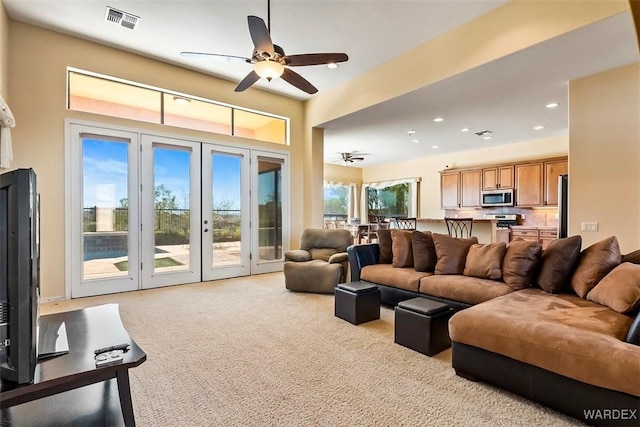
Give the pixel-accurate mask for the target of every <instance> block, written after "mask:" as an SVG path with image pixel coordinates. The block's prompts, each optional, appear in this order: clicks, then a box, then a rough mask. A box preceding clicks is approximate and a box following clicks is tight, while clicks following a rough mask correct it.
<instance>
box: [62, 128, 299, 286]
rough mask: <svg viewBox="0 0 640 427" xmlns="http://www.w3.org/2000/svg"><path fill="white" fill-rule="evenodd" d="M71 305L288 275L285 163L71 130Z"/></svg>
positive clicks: (134, 135) (176, 141)
mask: <svg viewBox="0 0 640 427" xmlns="http://www.w3.org/2000/svg"><path fill="white" fill-rule="evenodd" d="M67 132H68V135H69V137H68V138H67V154H66V156H67V162H68V164H69V165H70V166H71V167H69V168H67V171H68V173H67V178H66V179H67V202H66V203H67V207H68V212H70V214H69V215H66V219H67V222H66V227H67V236H68V242H69V243H70V244H69V245H67V267H66V268H67V272H68V277H70V279H71V280H70V283H71V284H72V285H71V289H70V292H68V294H69V296H71V297H81V296H89V295H99V294H106V293H113V292H123V291H129V290H136V289H143V288H153V287H158V286H168V285H175V284H182V283H192V282H198V281H202V280H213V279H222V278H228V277H238V276H244V275H249V274H257V273H264V272H269V271H278V270H281V269H282V263H283V253H284V250H285V248H284V247H283V242H288V233H287V231H286V230H287V227H286V224H288V216H287V212H288V200H287V198H286V197H285V195H284V192H283V189H284V188H288V181H287V180H288V173H287V169H286V166H287V160H288V158H287V155H286V154H283V153H273V152H267V151H260V150H252V149H249V148H239V147H232V146H226V145H222V144H215V143H206V142H196V141H191V140H185V139H180V138H174V137H167V136H157V135H150V134H144V133H138V132H135V131H128V130H118V129H111V128H106V127H105V128H103V127H100V126H96V125H83V124H74V123H69V126H68V129H67Z"/></svg>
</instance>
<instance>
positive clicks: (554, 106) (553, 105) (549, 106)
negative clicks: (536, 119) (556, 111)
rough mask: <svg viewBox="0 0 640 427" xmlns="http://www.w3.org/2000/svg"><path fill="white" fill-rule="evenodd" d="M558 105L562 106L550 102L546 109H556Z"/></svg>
mask: <svg viewBox="0 0 640 427" xmlns="http://www.w3.org/2000/svg"><path fill="white" fill-rule="evenodd" d="M558 105H560V104H558V103H557V102H550V103H548V104H547V105H545V107H547V108H556V107H557V106H558Z"/></svg>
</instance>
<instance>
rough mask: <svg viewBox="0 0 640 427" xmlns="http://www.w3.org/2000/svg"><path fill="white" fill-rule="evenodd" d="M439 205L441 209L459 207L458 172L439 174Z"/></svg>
mask: <svg viewBox="0 0 640 427" xmlns="http://www.w3.org/2000/svg"><path fill="white" fill-rule="evenodd" d="M440 205H441V206H442V208H443V209H457V208H459V207H460V172H448V173H447V172H443V173H441V174H440Z"/></svg>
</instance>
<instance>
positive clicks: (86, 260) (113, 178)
mask: <svg viewBox="0 0 640 427" xmlns="http://www.w3.org/2000/svg"><path fill="white" fill-rule="evenodd" d="M129 144H130V141H118V140H111V139H101V138H98V137H91V136H86V137H82V188H83V192H82V197H83V200H82V206H83V246H82V250H83V279H84V280H87V279H97V278H105V277H118V276H126V275H127V274H128V270H129V203H128V200H129V194H128V181H129V174H128V167H129V159H128V154H127V151H128V148H129Z"/></svg>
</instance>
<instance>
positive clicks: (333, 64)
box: [327, 62, 338, 70]
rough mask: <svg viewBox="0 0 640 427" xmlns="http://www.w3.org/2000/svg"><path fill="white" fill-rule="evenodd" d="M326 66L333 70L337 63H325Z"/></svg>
mask: <svg viewBox="0 0 640 427" xmlns="http://www.w3.org/2000/svg"><path fill="white" fill-rule="evenodd" d="M327 68H331V69H332V70H333V69H334V68H338V64H337V63H336V62H329V63H328V64H327Z"/></svg>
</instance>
